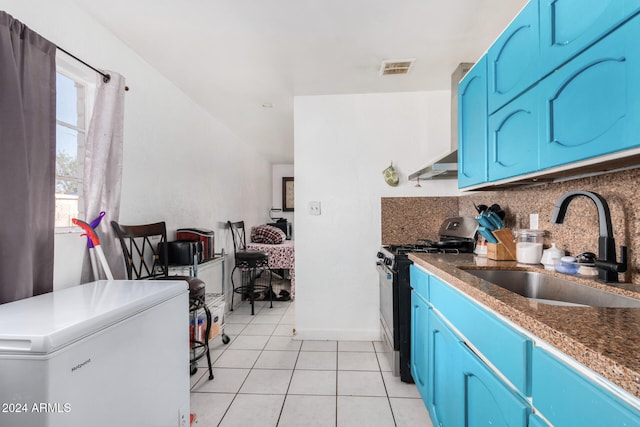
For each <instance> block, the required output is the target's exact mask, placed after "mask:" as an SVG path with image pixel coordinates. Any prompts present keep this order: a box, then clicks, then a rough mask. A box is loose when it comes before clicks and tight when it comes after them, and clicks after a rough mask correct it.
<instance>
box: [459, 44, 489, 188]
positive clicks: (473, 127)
mask: <svg viewBox="0 0 640 427" xmlns="http://www.w3.org/2000/svg"><path fill="white" fill-rule="evenodd" d="M458 118H459V119H458V187H460V188H463V187H468V186H470V185H474V184H479V183H481V182H485V181H486V180H487V58H486V57H485V56H483V57H482V58H481V59H480V60H479V61H478V62H477V63H476V64H475V65H474V66H473V68H472V69H471V70H469V72H468V73H467V75H466V76H465V77H464V79H462V81H461V82H460V84H459V85H458Z"/></svg>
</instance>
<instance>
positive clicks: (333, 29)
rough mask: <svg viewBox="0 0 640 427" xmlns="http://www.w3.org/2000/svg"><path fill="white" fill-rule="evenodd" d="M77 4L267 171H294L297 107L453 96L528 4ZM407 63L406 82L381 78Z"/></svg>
mask: <svg viewBox="0 0 640 427" xmlns="http://www.w3.org/2000/svg"><path fill="white" fill-rule="evenodd" d="M76 2H77V4H79V5H80V7H82V8H84V9H85V10H86V11H87V12H89V13H90V14H92V15H93V16H94V17H95V18H96V19H97V20H98V21H99V22H101V23H102V24H103V25H104V26H105V27H107V28H109V29H110V30H111V31H112V32H113V33H115V34H116V36H117V37H119V38H120V39H121V40H122V41H123V42H124V43H126V44H127V45H128V46H130V47H131V48H132V49H133V50H135V51H136V52H137V53H138V54H139V55H140V56H141V57H143V58H144V59H145V60H146V61H147V62H149V63H150V64H151V65H152V66H154V67H155V68H156V69H158V70H159V71H160V72H161V73H162V74H164V75H165V76H166V77H167V78H169V79H170V80H172V81H173V82H174V83H175V84H176V85H177V86H178V87H180V88H181V89H182V90H184V91H185V92H186V93H187V94H188V95H189V96H191V97H192V98H193V99H194V100H195V101H196V102H197V103H199V104H200V105H201V106H202V107H204V108H205V109H207V110H208V111H210V113H211V114H212V115H213V116H215V117H217V118H218V119H219V120H221V121H222V122H223V123H224V124H226V125H227V126H228V127H229V128H230V129H231V130H232V131H234V132H235V133H236V134H237V135H239V136H240V137H241V138H243V139H245V140H247V142H248V143H250V144H253V145H254V146H255V147H256V149H257V150H258V151H260V152H262V153H263V154H265V155H266V156H268V158H269V159H270V160H271V161H272V162H273V163H293V97H294V96H297V95H325V94H345V93H375V92H403V91H422V90H448V89H449V88H450V75H451V72H452V71H453V70H454V69H455V67H456V65H457V64H458V63H460V62H475V60H476V59H477V58H479V57H480V55H482V53H483V52H484V51H485V50H486V48H487V47H488V46H489V45H490V44H491V42H492V41H493V40H494V39H495V38H496V37H497V36H498V35H499V34H500V32H501V31H502V29H503V28H505V27H506V26H507V24H508V23H509V21H510V20H511V19H512V18H513V17H514V16H515V15H516V14H517V12H518V11H519V10H520V9H521V8H522V7H523V6H524V4H525V3H526V2H527V0H393V1H392V0H135V1H131V0H110V1H109V2H107V3H104V2H96V1H95V0H76ZM404 58H415V59H416V61H415V64H414V66H413V69H412V71H411V72H410V74H408V75H405V76H385V77H379V75H378V69H379V66H380V62H381V61H382V60H385V59H404ZM264 103H272V104H275V107H274V108H264V107H263V106H262V105H263V104H264Z"/></svg>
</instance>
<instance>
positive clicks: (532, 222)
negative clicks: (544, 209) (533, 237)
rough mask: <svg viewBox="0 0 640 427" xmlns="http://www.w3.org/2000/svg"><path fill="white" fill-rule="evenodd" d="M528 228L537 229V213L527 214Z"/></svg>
mask: <svg viewBox="0 0 640 427" xmlns="http://www.w3.org/2000/svg"><path fill="white" fill-rule="evenodd" d="M529 228H530V229H532V230H537V229H538V214H537V213H532V214H529Z"/></svg>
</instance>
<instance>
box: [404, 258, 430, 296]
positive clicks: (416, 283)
mask: <svg viewBox="0 0 640 427" xmlns="http://www.w3.org/2000/svg"><path fill="white" fill-rule="evenodd" d="M409 277H410V280H411V289H413V290H414V291H416V293H417V294H418V295H420V296H421V297H422V298H424V299H425V300H427V301H429V275H428V274H427V273H425V272H424V270H421V269H419V268H418V267H416V266H415V264H411V265H410V266H409Z"/></svg>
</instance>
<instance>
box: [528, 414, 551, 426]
mask: <svg viewBox="0 0 640 427" xmlns="http://www.w3.org/2000/svg"><path fill="white" fill-rule="evenodd" d="M529 427H549V424H547V423H546V422H545V421H544V420H543V419H542V418H540V417H539V416H538V415H536V414H531V415H530V416H529Z"/></svg>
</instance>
